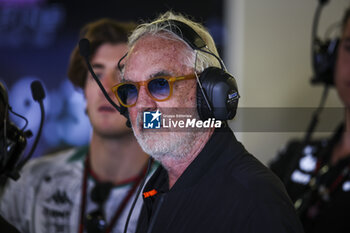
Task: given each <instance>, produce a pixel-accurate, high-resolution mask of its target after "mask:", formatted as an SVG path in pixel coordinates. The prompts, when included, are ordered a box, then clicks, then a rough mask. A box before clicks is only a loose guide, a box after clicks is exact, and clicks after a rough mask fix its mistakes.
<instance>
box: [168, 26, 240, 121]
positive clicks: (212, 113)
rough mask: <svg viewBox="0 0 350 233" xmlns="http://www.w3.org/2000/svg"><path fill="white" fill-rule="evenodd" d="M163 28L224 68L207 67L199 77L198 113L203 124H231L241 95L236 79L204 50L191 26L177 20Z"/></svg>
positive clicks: (209, 52)
mask: <svg viewBox="0 0 350 233" xmlns="http://www.w3.org/2000/svg"><path fill="white" fill-rule="evenodd" d="M161 23H168V25H167V26H166V27H165V28H164V29H165V30H169V31H171V32H172V33H174V34H176V35H177V36H179V37H180V38H182V39H183V40H184V41H185V42H186V43H187V44H188V45H189V46H190V47H191V48H192V49H193V50H197V51H201V52H204V53H208V54H210V55H212V56H214V57H215V58H216V59H217V60H218V61H219V63H220V65H221V68H217V67H208V68H206V69H205V70H204V71H203V72H202V73H201V74H200V75H199V77H198V82H197V110H198V114H199V117H200V119H201V120H207V119H209V118H215V119H216V120H222V121H226V120H231V119H233V118H234V117H235V115H236V112H237V106H238V99H239V97H240V96H239V93H238V88H237V83H236V80H235V78H234V77H233V76H232V75H231V74H229V73H228V72H227V71H226V69H225V66H224V64H223V62H222V60H221V59H220V58H219V57H218V56H216V55H215V54H214V53H213V52H211V51H208V50H203V48H206V47H207V45H206V43H205V41H204V40H203V39H202V38H201V37H200V36H199V35H198V33H197V32H196V31H195V30H194V29H193V28H191V27H190V26H189V25H187V24H185V23H183V22H181V21H178V20H166V21H162V22H161Z"/></svg>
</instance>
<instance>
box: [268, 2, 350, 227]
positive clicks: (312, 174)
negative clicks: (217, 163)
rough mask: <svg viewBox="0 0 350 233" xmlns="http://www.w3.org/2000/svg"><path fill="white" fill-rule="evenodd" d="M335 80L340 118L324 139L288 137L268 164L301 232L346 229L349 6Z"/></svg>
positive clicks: (349, 209) (349, 206) (349, 202)
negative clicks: (283, 189)
mask: <svg viewBox="0 0 350 233" xmlns="http://www.w3.org/2000/svg"><path fill="white" fill-rule="evenodd" d="M334 83H335V87H336V90H337V93H338V95H339V97H340V99H341V100H342V102H343V104H344V108H345V119H344V122H343V124H342V125H341V126H340V127H338V129H337V130H336V131H335V133H334V135H333V136H332V137H331V138H330V139H328V140H318V141H312V142H310V143H307V145H304V144H302V143H299V142H292V143H289V145H288V146H287V147H286V149H285V150H284V151H283V152H282V153H280V154H279V155H278V156H277V158H276V159H275V160H274V161H273V162H272V163H271V164H270V168H271V169H272V170H273V171H274V172H275V173H276V174H277V175H278V176H279V177H280V178H281V180H282V181H283V182H284V184H285V186H286V189H287V191H288V193H289V195H290V197H291V199H292V201H293V202H294V205H295V207H296V209H297V211H298V213H299V216H300V219H301V221H302V224H303V226H304V229H305V232H306V233H316V232H317V233H323V232H324V233H326V232H327V233H342V232H350V222H349V220H350V8H348V9H347V10H346V11H345V14H344V17H343V21H342V36H341V38H340V43H339V47H338V53H337V60H336V65H335V73H334Z"/></svg>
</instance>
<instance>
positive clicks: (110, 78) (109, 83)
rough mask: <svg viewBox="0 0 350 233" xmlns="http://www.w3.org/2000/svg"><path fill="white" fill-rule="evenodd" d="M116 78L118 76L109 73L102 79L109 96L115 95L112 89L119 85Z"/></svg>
mask: <svg viewBox="0 0 350 233" xmlns="http://www.w3.org/2000/svg"><path fill="white" fill-rule="evenodd" d="M115 76H116V75H115V74H113V73H107V74H105V75H104V77H102V79H101V83H102V85H103V87H104V88H105V90H106V91H107V93H108V95H113V92H112V87H113V86H114V85H116V84H117V81H116V78H115Z"/></svg>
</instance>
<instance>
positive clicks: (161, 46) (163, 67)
mask: <svg viewBox="0 0 350 233" xmlns="http://www.w3.org/2000/svg"><path fill="white" fill-rule="evenodd" d="M183 49H186V45H184V44H183V43H182V42H180V41H178V40H173V39H169V38H164V37H159V36H152V35H150V36H144V37H142V38H140V39H139V40H138V41H137V42H136V43H135V44H134V45H133V46H132V48H131V49H130V51H129V53H128V56H127V57H126V60H125V70H124V77H123V79H125V80H130V79H133V78H132V76H134V75H137V74H136V73H138V72H140V71H141V72H146V73H147V74H145V75H146V76H147V77H149V78H151V77H153V76H154V74H155V73H158V72H163V73H167V74H169V75H170V74H171V73H173V71H175V70H177V69H180V68H179V67H181V66H183V61H184V60H185V59H184V57H183V56H184V55H185V53H183V52H182V51H183Z"/></svg>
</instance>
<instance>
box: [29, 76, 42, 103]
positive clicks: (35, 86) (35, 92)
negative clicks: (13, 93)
mask: <svg viewBox="0 0 350 233" xmlns="http://www.w3.org/2000/svg"><path fill="white" fill-rule="evenodd" d="M30 88H31V90H32V96H33V99H34V100H35V101H41V100H43V99H44V98H45V91H44V88H43V86H42V85H41V83H40V81H33V82H32V84H31V85H30Z"/></svg>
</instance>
